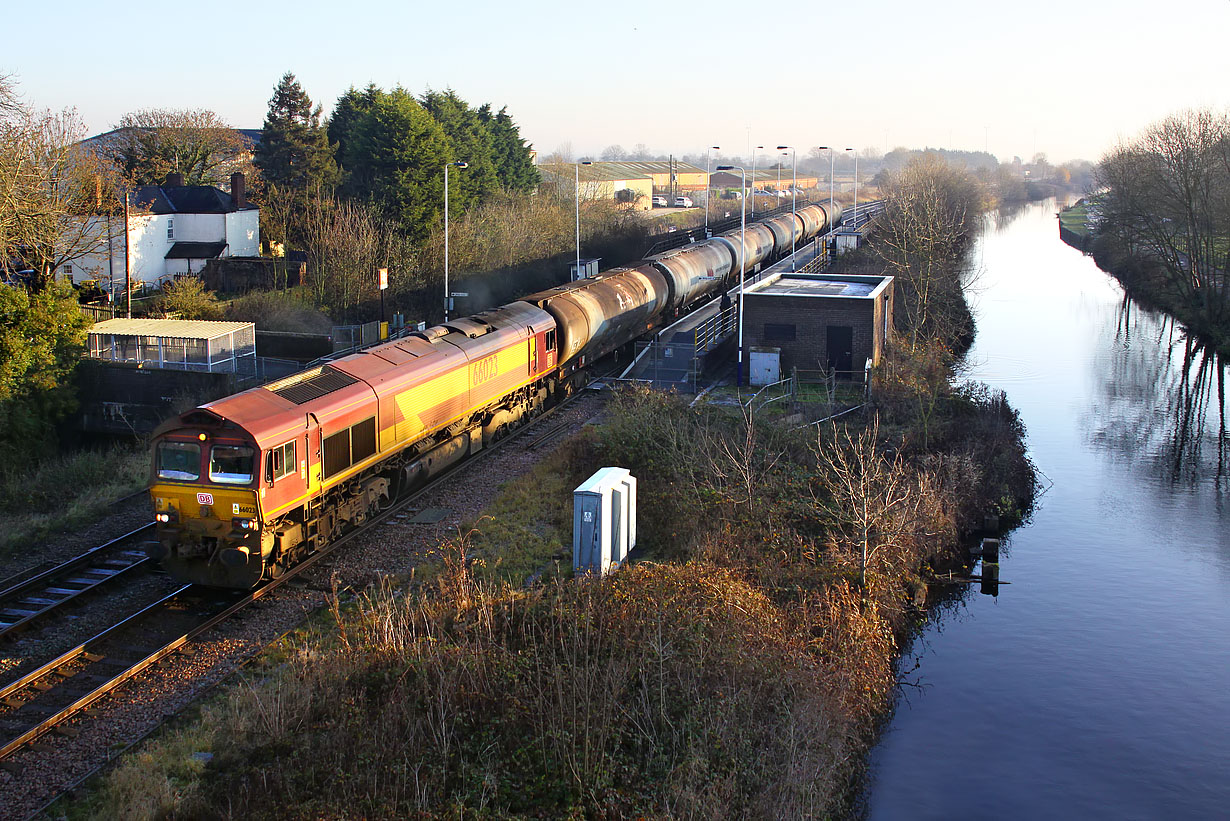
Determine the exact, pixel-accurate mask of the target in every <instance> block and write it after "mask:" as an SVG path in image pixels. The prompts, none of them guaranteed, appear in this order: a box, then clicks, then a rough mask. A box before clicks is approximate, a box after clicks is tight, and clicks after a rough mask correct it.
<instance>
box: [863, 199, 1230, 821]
mask: <svg viewBox="0 0 1230 821" xmlns="http://www.w3.org/2000/svg"><path fill="white" fill-rule="evenodd" d="M1056 210H1057V207H1056V204H1055V203H1054V201H1049V202H1046V203H1042V204H1035V205H1031V206H1027V207H1025V208H1023V209H1021V210H1019V211H1016V212H1014V213H1012V214H1008V213H1006V212H1001V213H999V214H996V215H992V216H991V217H990V218H989V219H988V221H987V225H986V228H985V230H984V232H983V235H982V237H981V239H980V240H979V243H978V247H977V248H976V250H975V253H974V257H975V261H976V267H977V269H978V272H979V275H978V278H977V283H976V285H975V288H974V293H973V296H972V301H973V302H974V311H975V315H976V317H977V322H978V329H979V331H978V338H977V341H976V343H975V345H974V347H973V349H972V350H971V351H970V353H969V356H968V362H969V365H970V376H971V378H974V379H978V380H980V381H983V382H986V383H988V384H989V385H991V387H993V388H999V389H1002V390H1004V391H1006V393H1007V395H1008V400H1009V401H1010V403H1011V404H1012V405H1013V407H1015V408H1016V409H1017V410H1018V411H1019V412H1020V414H1021V416H1022V419H1023V421H1024V423H1025V426H1026V429H1027V431H1028V433H1029V444H1030V448H1031V456H1032V458H1033V460H1034V462H1035V463H1036V464H1037V465H1038V467H1039V468H1040V469H1041V471H1042V472H1043V474H1044V477H1045V478H1044V482H1046V483H1048V484H1049V489H1048V491H1047V492H1046V493H1045V495H1044V496H1043V497H1042V498H1041V500H1040V502H1039V504H1038V506H1037V510H1036V511H1035V513H1034V515H1033V516H1032V518H1031V520H1030V521H1029V522H1028V523H1027V524H1026V525H1025V526H1023V527H1022V528H1020V529H1018V530H1017V531H1015V532H1014V533H1013V534H1012V535H1011V536H1010V537H1009V538H1008V540H1007V542H1006V547H1005V550H1004V553H1003V556H1002V557H1001V560H1000V561H1001V578H1002V579H1003V580H1004V581H1009V582H1011V585H1010V586H1006V587H1003V588H1001V591H1000V595H999V596H998V597H988V596H980V595H978V594H977V593H976V592H969V593H966V594H965V595H963V596H961V597H959V598H958V599H957V600H956V601H954V602H953V603H951V604H950V605H949V606H947V607H946V608H944V610H943V612H940V613H938V614H936V617H935V618H934V619H933V620H932V622H931V623H930V624H929V625H928V626H927V627H926V628H925V629H924V630H923V631H922V632H921V634H920V635H919V636H918V637H917V638H916V640H915V642H914V644H913V646H912V647H911V648H910V649H909V651H908V652H907V653H906V655H905V656H904V657H903V659H902V662H901V664H900V666H899V669H900V670H901V671H902V677H903V681H904V684H903V687H902V697H901V699H900V702H899V704H898V707H897V710H896V713H895V715H894V717H893V719H892V721H891V723H890V725H889V726H888V727H887V729H886V730H885V732H884V735H883V737H882V738H881V740H880V742H879V744H878V745H877V747H876V748H875V750H874V751H873V753H872V756H871V761H870V772H869V777H868V785H867V788H866V791H865V794H864V801H865V804H866V811H867V816H868V817H870V818H883V819H892V818H980V817H996V818H1038V817H1046V816H1057V817H1082V818H1156V817H1215V816H1218V815H1219V814H1221V813H1222V812H1224V807H1225V806H1226V805H1227V803H1230V784H1227V781H1226V779H1225V773H1226V771H1227V767H1230V740H1228V739H1227V737H1226V734H1225V733H1224V731H1223V729H1222V727H1223V725H1224V719H1225V716H1226V715H1230V693H1228V692H1227V688H1226V687H1225V674H1226V662H1225V659H1227V658H1230V634H1228V631H1227V630H1226V626H1227V625H1228V624H1230V605H1228V602H1230V595H1228V594H1230V536H1228V535H1227V533H1228V531H1227V528H1226V525H1227V517H1230V509H1227V507H1226V504H1225V503H1226V501H1227V500H1226V481H1227V477H1226V467H1227V459H1226V455H1225V451H1224V443H1225V439H1224V436H1223V435H1221V431H1222V430H1223V424H1222V419H1223V415H1222V413H1221V407H1220V402H1219V399H1218V397H1219V395H1222V394H1221V392H1220V385H1221V381H1220V379H1221V376H1222V365H1221V363H1220V362H1219V361H1217V360H1216V359H1214V358H1211V355H1207V354H1206V353H1205V352H1204V351H1202V350H1201V349H1199V348H1198V346H1195V345H1193V344H1191V343H1190V342H1189V341H1188V340H1187V339H1186V337H1185V335H1184V334H1183V332H1182V328H1181V326H1179V325H1178V324H1177V323H1175V322H1174V321H1172V320H1170V319H1168V318H1167V317H1165V316H1164V315H1161V314H1158V313H1155V312H1151V311H1148V310H1145V309H1142V308H1140V307H1138V306H1136V305H1135V304H1134V303H1133V302H1131V301H1130V300H1126V299H1125V298H1124V295H1123V291H1122V289H1121V287H1120V286H1119V285H1118V284H1117V283H1116V282H1115V281H1114V280H1113V279H1112V278H1111V277H1109V276H1108V275H1107V274H1105V273H1103V272H1102V271H1101V270H1099V269H1098V268H1097V267H1096V265H1095V264H1094V263H1093V261H1092V260H1091V259H1089V258H1088V257H1084V256H1082V255H1081V254H1080V253H1079V252H1078V251H1076V250H1074V249H1071V248H1069V247H1068V246H1066V245H1064V244H1063V242H1062V241H1061V240H1060V239H1059V237H1058V236H1057V235H1056V232H1055V217H1054V214H1055V211H1056ZM906 671H909V672H906ZM954 776H957V779H956V782H954Z"/></svg>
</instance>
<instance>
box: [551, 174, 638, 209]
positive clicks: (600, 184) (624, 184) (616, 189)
mask: <svg viewBox="0 0 1230 821" xmlns="http://www.w3.org/2000/svg"><path fill="white" fill-rule="evenodd" d="M620 165H622V163H592V164H590V165H576V164H573V163H561V164H554V165H543V166H539V169H538V171H539V173H540V174H541V175H542V177H543V179H544V181H546V182H548V183H550V184H553V185H556V186H560V187H562V188H563V189H564V190H565V191H569V190H571V189H572V188H573V187H574V186H575V185H577V184H578V181H579V184H580V195H581V199H583V200H615V201H616V202H627V204H628V205H632V206H634V207H636V208H639V209H641V210H642V211H648V210H649V209H650V207H651V200H652V197H653V180H652V179H651V178H650V177H649V175H648V174H644V173H640V172H637V171H633V170H630V169H627V168H621V167H612V166H620ZM621 192H628V193H622V194H621ZM625 198H626V199H625Z"/></svg>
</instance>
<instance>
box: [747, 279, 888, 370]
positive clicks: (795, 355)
mask: <svg viewBox="0 0 1230 821" xmlns="http://www.w3.org/2000/svg"><path fill="white" fill-rule="evenodd" d="M891 300H892V288H891V287H890V288H887V289H885V291H884V292H883V293H882V294H881V295H880V296H878V297H876V299H874V300H872V299H866V298H863V299H854V298H843V297H831V298H830V297H824V298H820V297H814V296H786V295H766V294H756V293H750V294H746V295H745V296H744V306H745V311H746V323H745V324H744V327H743V340H744V344H745V345H746V346H748V347H749V348H750V347H756V346H765V347H773V348H781V352H782V353H781V368H782V373H783V374H786V373H789V371H790V369H791V368H798V369H799V370H806V371H814V370H824V369H826V368H827V367H828V347H827V331H826V328H827V327H828V326H829V325H839V326H847V327H850V328H852V329H853V335H852V336H853V350H852V357H851V368H852V370H854V371H861V370H862V369H863V365H864V363H865V362H866V361H867V360H868V359H871V360H872V363H873V364H879V360H880V357H881V356H882V354H883V350H884V346H885V338H884V317H885V314H886V311H890V310H891V308H890V307H889V306H890V305H891ZM888 315H889V316H891V313H889V314H888ZM766 324H773V325H794V326H795V339H794V341H793V342H791V341H784V340H780V339H766V338H765V336H764V326H765V325H766ZM889 335H890V338H891V327H890V330H889Z"/></svg>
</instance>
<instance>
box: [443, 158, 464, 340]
mask: <svg viewBox="0 0 1230 821" xmlns="http://www.w3.org/2000/svg"><path fill="white" fill-rule="evenodd" d="M450 166H451V167H456V168H468V167H469V163H464V162H450V163H446V164H445V166H444V321H445V322H448V306H449V301H450V300H451V299H452V297H451V296H450V295H449V292H448V169H449V167H450Z"/></svg>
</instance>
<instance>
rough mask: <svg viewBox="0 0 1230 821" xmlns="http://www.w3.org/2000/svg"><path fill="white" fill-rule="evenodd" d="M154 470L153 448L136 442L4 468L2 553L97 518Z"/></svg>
mask: <svg viewBox="0 0 1230 821" xmlns="http://www.w3.org/2000/svg"><path fill="white" fill-rule="evenodd" d="M148 474H149V452H148V451H147V450H146V449H145V448H144V447H143V446H133V445H115V446H113V447H110V448H107V449H103V450H82V451H77V452H75V453H72V454H69V455H64V456H53V457H49V458H43V459H41V460H39V461H37V462H32V463H29V464H28V466H27V465H10V466H9V467H8V468H7V469H6V470H4V471H0V555H8V554H10V553H11V552H12V551H14V550H19V549H27V548H29V547H30V545H31V544H32V543H34V542H37V541H39V540H42V539H44V538H46V537H47V536H49V535H51V534H52V533H54V532H56V531H60V530H67V529H70V528H75V527H81V526H83V525H86V524H88V523H90V522H92V521H94V520H95V519H97V518H98V516H99V514H100V513H102V512H103V511H104V510H106V509H107V507H108V506H109V505H110V504H111V503H112V502H114V501H115V500H116V499H118V498H120V497H122V496H125V495H127V494H129V493H135V492H136V491H138V490H140V489H141V488H142V487H144V486H145V484H146V482H147V480H148Z"/></svg>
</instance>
